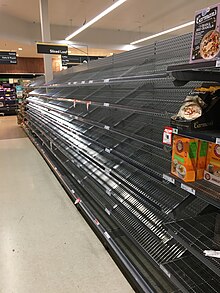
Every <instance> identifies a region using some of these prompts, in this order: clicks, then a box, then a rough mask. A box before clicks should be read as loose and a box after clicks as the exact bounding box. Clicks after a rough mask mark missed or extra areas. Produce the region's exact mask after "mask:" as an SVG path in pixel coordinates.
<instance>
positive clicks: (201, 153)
mask: <svg viewBox="0 0 220 293" xmlns="http://www.w3.org/2000/svg"><path fill="white" fill-rule="evenodd" d="M208 145H209V144H208V142H207V141H203V140H199V142H198V155H197V167H196V179H197V180H200V179H203V178H204V171H205V168H206V160H207V153H208Z"/></svg>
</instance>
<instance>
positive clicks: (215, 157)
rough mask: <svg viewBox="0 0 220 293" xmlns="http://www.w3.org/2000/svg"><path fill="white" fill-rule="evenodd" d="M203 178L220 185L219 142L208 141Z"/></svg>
mask: <svg viewBox="0 0 220 293" xmlns="http://www.w3.org/2000/svg"><path fill="white" fill-rule="evenodd" d="M204 179H205V180H207V181H209V182H212V183H214V184H216V185H219V186H220V144H215V143H212V142H210V143H209V148H208V154H207V162H206V170H205V173H204Z"/></svg>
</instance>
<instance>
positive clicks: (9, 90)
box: [0, 83, 17, 115]
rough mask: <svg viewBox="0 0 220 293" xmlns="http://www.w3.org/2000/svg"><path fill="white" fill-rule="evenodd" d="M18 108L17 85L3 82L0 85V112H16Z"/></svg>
mask: <svg viewBox="0 0 220 293" xmlns="http://www.w3.org/2000/svg"><path fill="white" fill-rule="evenodd" d="M16 109H17V98H16V90H15V87H14V86H13V85H11V84H6V83H3V84H2V85H1V86H0V114H2V115H5V114H15V113H16Z"/></svg>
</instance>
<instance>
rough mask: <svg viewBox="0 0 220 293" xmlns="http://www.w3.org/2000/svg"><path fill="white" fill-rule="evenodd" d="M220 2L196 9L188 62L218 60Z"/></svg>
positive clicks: (219, 54)
mask: <svg viewBox="0 0 220 293" xmlns="http://www.w3.org/2000/svg"><path fill="white" fill-rule="evenodd" d="M219 58H220V4H216V5H212V6H210V7H207V8H204V9H201V10H199V11H196V13H195V24H194V30H193V38H192V48H191V55H190V62H191V63H194V62H201V61H209V60H219Z"/></svg>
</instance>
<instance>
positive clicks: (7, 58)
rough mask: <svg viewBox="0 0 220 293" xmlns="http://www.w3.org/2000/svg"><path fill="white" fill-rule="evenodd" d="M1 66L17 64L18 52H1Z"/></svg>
mask: <svg viewBox="0 0 220 293" xmlns="http://www.w3.org/2000/svg"><path fill="white" fill-rule="evenodd" d="M0 64H17V56H16V52H9V51H0Z"/></svg>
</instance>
